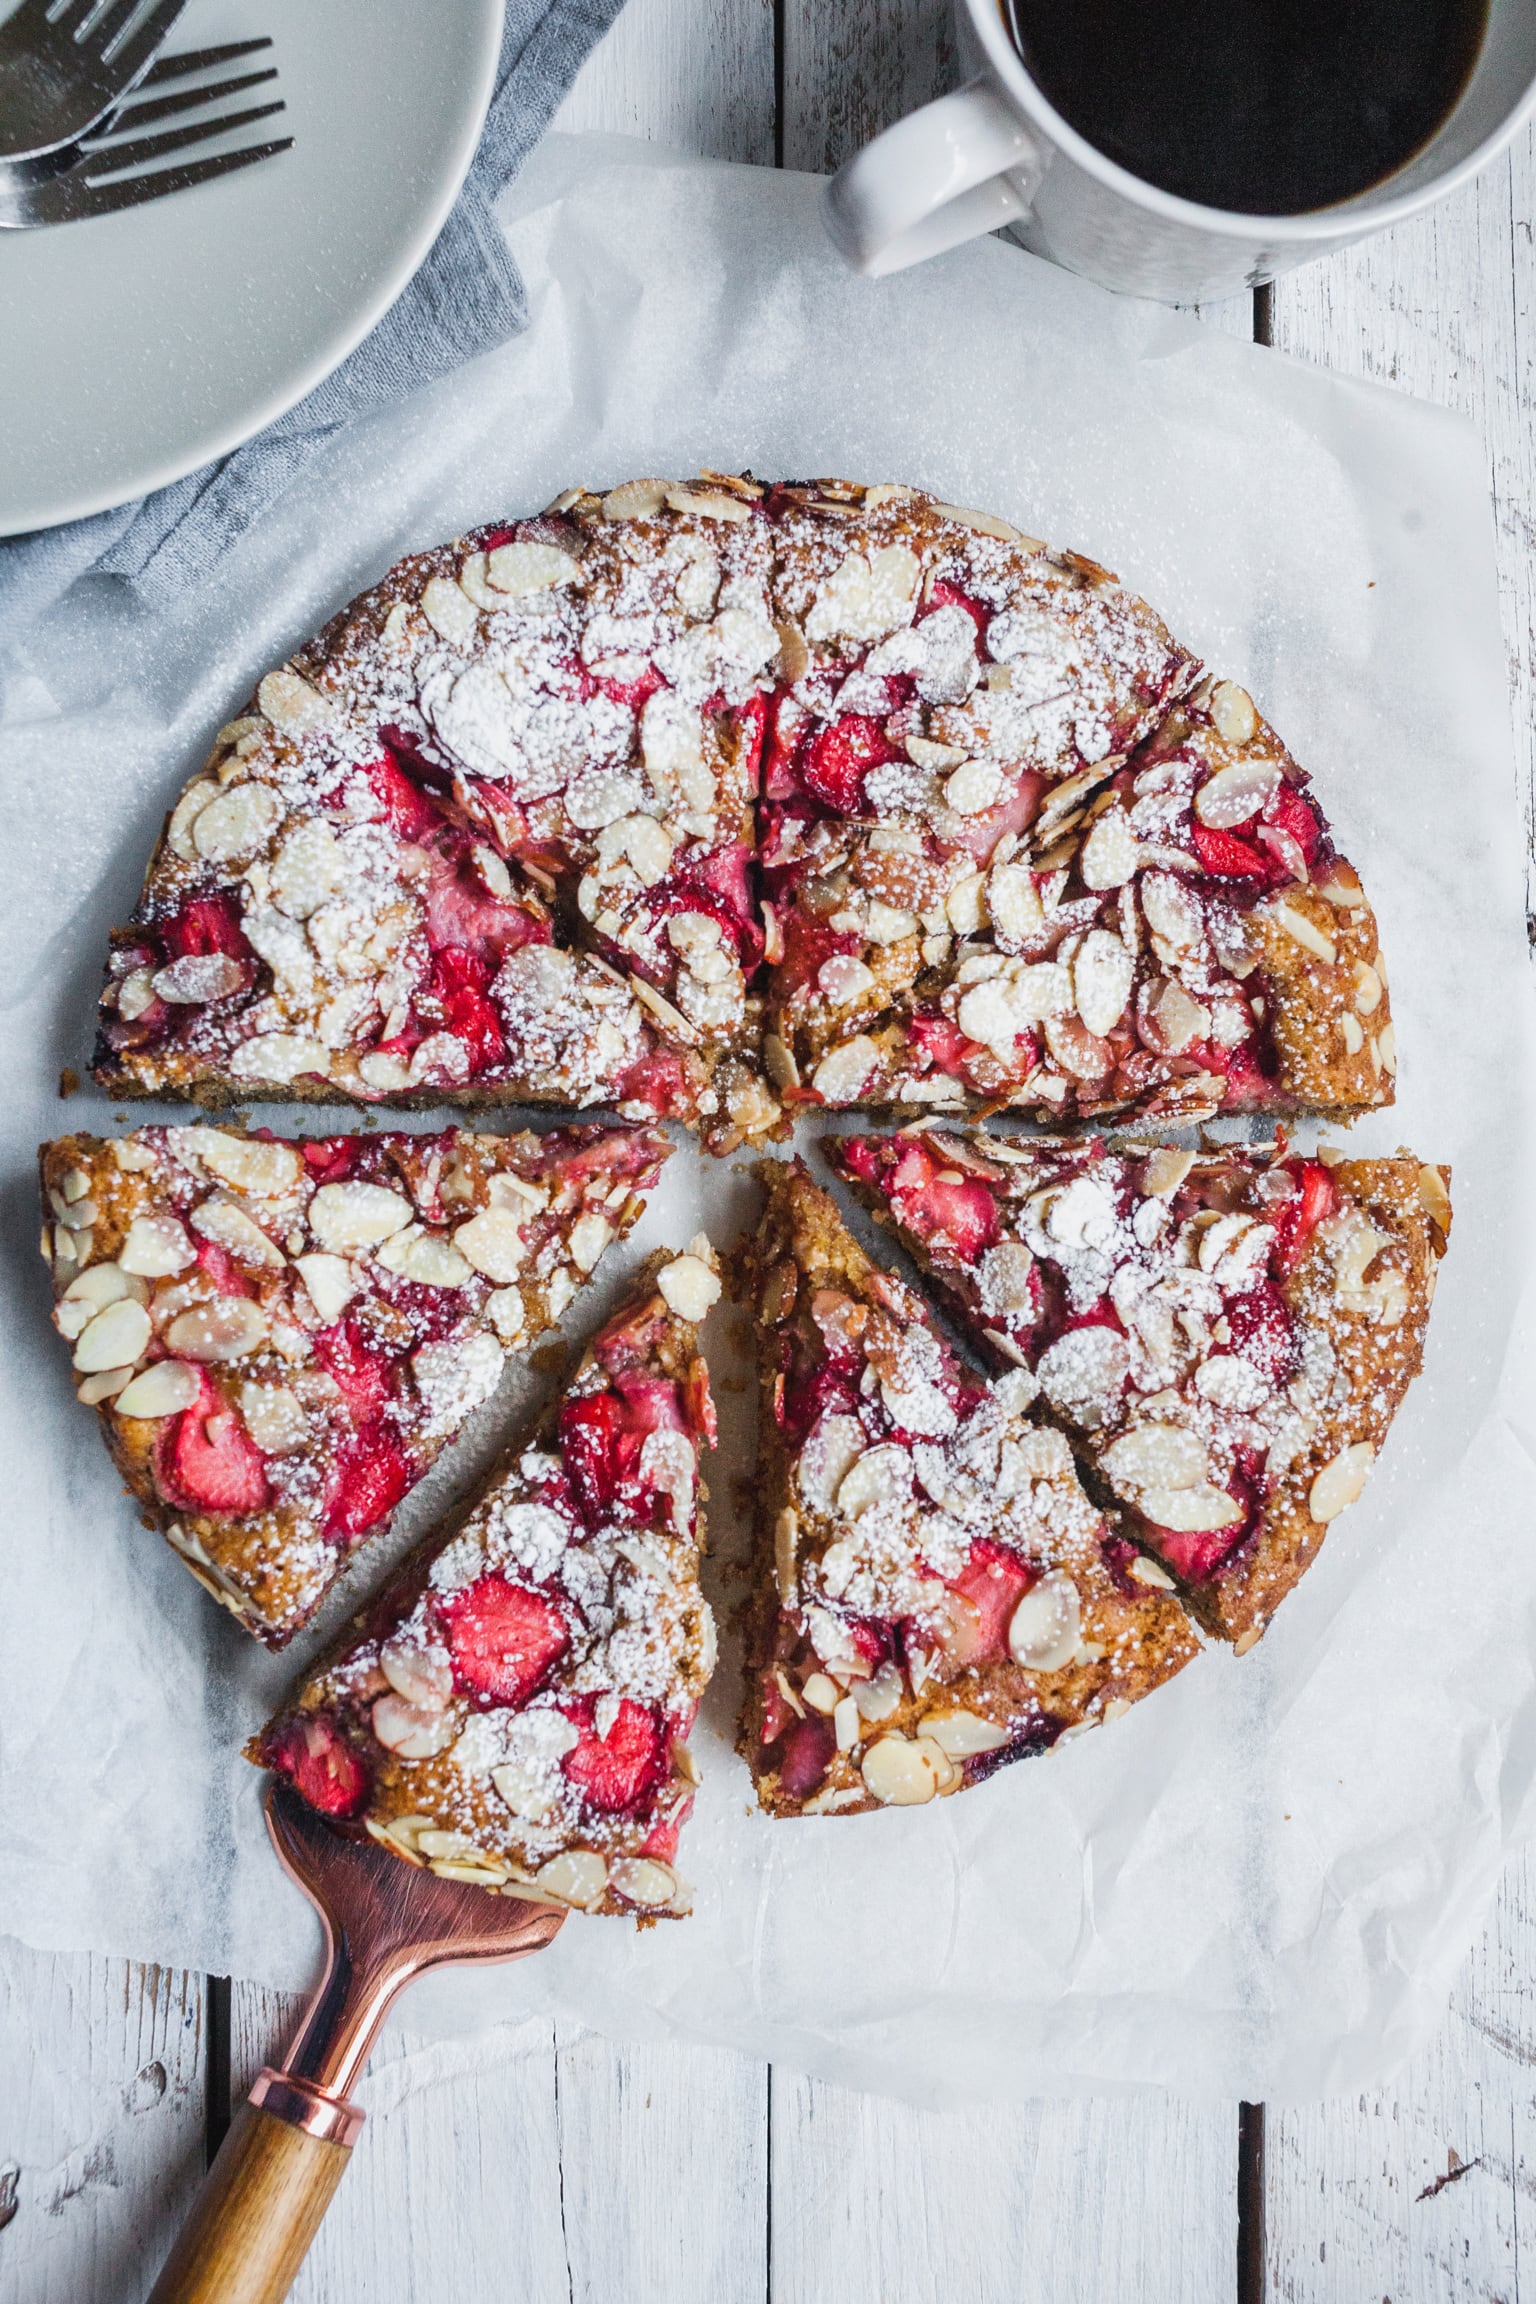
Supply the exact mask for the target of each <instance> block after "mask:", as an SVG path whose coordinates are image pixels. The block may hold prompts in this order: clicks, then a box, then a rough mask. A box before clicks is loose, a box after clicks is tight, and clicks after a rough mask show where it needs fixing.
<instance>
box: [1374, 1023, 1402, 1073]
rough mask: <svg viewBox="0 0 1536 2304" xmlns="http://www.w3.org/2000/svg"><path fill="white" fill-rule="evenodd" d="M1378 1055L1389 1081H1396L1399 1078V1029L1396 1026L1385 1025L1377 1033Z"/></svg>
mask: <svg viewBox="0 0 1536 2304" xmlns="http://www.w3.org/2000/svg"><path fill="white" fill-rule="evenodd" d="M1376 1053H1377V1055H1378V1056H1379V1057H1380V1058H1381V1068H1382V1070H1383V1071H1384V1072H1385V1073H1386V1075H1387V1077H1388V1079H1395V1078H1396V1077H1397V1027H1396V1025H1395V1024H1384V1025H1383V1026H1382V1028H1381V1030H1380V1031H1379V1032H1378V1033H1377V1035H1376Z"/></svg>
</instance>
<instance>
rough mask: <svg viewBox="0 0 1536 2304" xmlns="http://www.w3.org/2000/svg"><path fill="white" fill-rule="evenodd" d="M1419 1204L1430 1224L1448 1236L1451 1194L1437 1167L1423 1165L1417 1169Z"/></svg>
mask: <svg viewBox="0 0 1536 2304" xmlns="http://www.w3.org/2000/svg"><path fill="white" fill-rule="evenodd" d="M1418 1186H1419V1206H1420V1207H1421V1208H1422V1209H1423V1211H1424V1213H1425V1215H1426V1216H1427V1217H1428V1218H1429V1220H1430V1222H1431V1223H1432V1224H1438V1226H1439V1227H1440V1230H1441V1231H1442V1232H1444V1233H1445V1234H1446V1235H1447V1236H1449V1233H1450V1229H1451V1195H1450V1193H1449V1191H1448V1190H1447V1188H1446V1181H1445V1177H1444V1175H1443V1174H1442V1172H1441V1170H1440V1169H1438V1168H1431V1167H1428V1166H1425V1167H1423V1168H1421V1169H1420V1170H1419V1175H1418Z"/></svg>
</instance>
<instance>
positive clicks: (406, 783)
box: [363, 751, 442, 840]
mask: <svg viewBox="0 0 1536 2304" xmlns="http://www.w3.org/2000/svg"><path fill="white" fill-rule="evenodd" d="M363 774H364V775H365V776H366V777H367V779H368V783H369V786H370V787H371V789H372V791H373V795H374V798H375V799H376V800H377V801H378V802H379V804H380V805H381V807H382V808H383V810H384V814H385V816H386V818H387V819H388V821H389V825H390V828H391V830H392V831H395V832H398V833H399V835H400V837H401V839H402V840H424V839H426V837H427V835H428V833H430V832H433V831H435V830H436V828H437V826H438V825H439V824H440V823H441V821H442V817H441V814H440V812H439V810H438V808H437V807H436V805H435V804H434V803H433V801H432V800H430V799H429V798H428V796H427V794H426V793H425V792H423V791H422V789H421V787H420V785H419V784H416V783H414V782H413V781H412V779H411V778H410V777H409V776H408V775H407V774H406V772H405V770H404V768H403V767H402V766H401V765H400V762H399V760H398V759H397V758H396V757H395V754H394V753H393V752H392V751H390V752H381V753H380V755H379V757H378V759H377V760H370V761H369V762H368V765H367V766H366V768H364V770H363Z"/></svg>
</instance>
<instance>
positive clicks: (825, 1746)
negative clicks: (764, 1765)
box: [779, 1712, 837, 1800]
mask: <svg viewBox="0 0 1536 2304" xmlns="http://www.w3.org/2000/svg"><path fill="white" fill-rule="evenodd" d="M836 1750H837V1736H836V1734H835V1732H834V1730H833V1727H832V1723H831V1721H830V1720H827V1719H824V1718H823V1717H822V1715H821V1714H820V1713H819V1712H808V1713H807V1714H806V1716H805V1718H804V1719H803V1720H797V1721H795V1723H794V1725H793V1726H792V1727H791V1728H789V1729H787V1730H786V1731H785V1735H784V1753H783V1757H782V1759H781V1760H780V1761H779V1789H780V1791H782V1792H783V1793H785V1794H786V1795H787V1796H788V1798H790V1799H791V1800H805V1799H808V1798H809V1797H810V1795H811V1793H813V1792H814V1791H815V1790H816V1788H817V1786H818V1785H819V1784H820V1783H821V1780H822V1778H823V1777H824V1776H825V1775H826V1772H827V1770H828V1769H829V1768H830V1767H831V1765H832V1755H833V1753H834V1752H835V1751H836Z"/></svg>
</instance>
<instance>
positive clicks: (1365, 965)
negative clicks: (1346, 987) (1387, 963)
mask: <svg viewBox="0 0 1536 2304" xmlns="http://www.w3.org/2000/svg"><path fill="white" fill-rule="evenodd" d="M1354 975H1355V1008H1356V1011H1357V1013H1358V1014H1359V1015H1361V1016H1374V1015H1375V1013H1376V1010H1377V1009H1378V1008H1379V1007H1380V1005H1381V992H1382V981H1381V974H1380V971H1379V970H1378V969H1375V968H1373V967H1372V966H1371V965H1370V963H1369V961H1366V960H1357V961H1355V963H1354Z"/></svg>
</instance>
